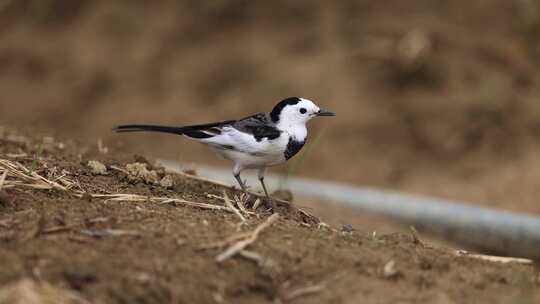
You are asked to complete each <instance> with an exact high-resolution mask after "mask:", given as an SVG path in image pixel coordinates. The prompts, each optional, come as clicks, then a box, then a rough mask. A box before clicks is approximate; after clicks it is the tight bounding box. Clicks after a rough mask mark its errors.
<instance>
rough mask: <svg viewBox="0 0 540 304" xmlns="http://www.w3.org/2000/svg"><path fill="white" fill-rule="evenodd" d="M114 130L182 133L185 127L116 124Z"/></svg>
mask: <svg viewBox="0 0 540 304" xmlns="http://www.w3.org/2000/svg"><path fill="white" fill-rule="evenodd" d="M113 130H114V131H116V132H119V133H121V132H141V131H150V132H164V133H172V134H178V135H182V134H184V133H185V131H186V129H184V128H182V127H166V126H154V125H122V126H116V127H114V128H113Z"/></svg>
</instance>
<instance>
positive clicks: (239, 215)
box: [223, 190, 246, 223]
mask: <svg viewBox="0 0 540 304" xmlns="http://www.w3.org/2000/svg"><path fill="white" fill-rule="evenodd" d="M223 198H224V201H225V205H226V206H227V207H229V208H230V209H231V210H232V211H233V213H234V214H236V216H238V217H239V218H240V220H241V221H242V223H245V222H246V218H245V217H244V216H243V215H242V213H240V211H238V209H236V208H235V207H234V206H233V204H232V203H231V200H230V199H229V196H228V195H227V192H226V191H225V190H223Z"/></svg>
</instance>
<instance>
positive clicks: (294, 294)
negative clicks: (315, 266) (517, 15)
mask: <svg viewBox="0 0 540 304" xmlns="http://www.w3.org/2000/svg"><path fill="white" fill-rule="evenodd" d="M325 288H326V286H325V285H324V284H317V285H311V286H306V287H302V288H298V289H295V290H293V291H291V292H289V293H288V294H286V295H285V296H284V300H285V301H292V300H294V299H296V298H299V297H303V296H306V295H309V294H313V293H317V292H320V291H322V290H324V289H325Z"/></svg>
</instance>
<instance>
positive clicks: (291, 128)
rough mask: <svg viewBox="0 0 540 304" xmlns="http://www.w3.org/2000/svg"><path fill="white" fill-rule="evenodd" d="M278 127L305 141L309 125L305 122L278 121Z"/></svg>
mask: <svg viewBox="0 0 540 304" xmlns="http://www.w3.org/2000/svg"><path fill="white" fill-rule="evenodd" d="M276 128H278V129H279V130H280V131H283V132H285V133H288V134H289V136H291V137H293V138H294V139H295V140H297V141H304V140H306V137H307V127H306V124H305V123H298V122H296V123H286V122H281V121H280V122H278V123H277V124H276Z"/></svg>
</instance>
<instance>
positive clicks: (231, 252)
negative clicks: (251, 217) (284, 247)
mask: <svg viewBox="0 0 540 304" xmlns="http://www.w3.org/2000/svg"><path fill="white" fill-rule="evenodd" d="M278 218H279V214H277V213H274V214H272V215H271V216H270V217H268V218H267V219H266V221H264V222H263V223H262V224H260V225H259V226H257V228H255V230H253V232H252V233H251V235H250V236H249V237H248V238H247V239H245V240H241V241H238V242H237V243H235V244H233V245H232V246H230V247H229V248H228V249H227V250H225V251H224V252H222V253H221V254H220V255H218V256H217V257H216V261H217V262H218V263H221V262H223V261H225V260H227V259H229V258H231V257H233V256H235V255H236V254H237V253H238V252H240V251H242V250H244V249H245V248H246V247H247V246H249V245H250V244H252V243H253V242H255V241H256V240H257V238H258V236H259V234H260V233H261V231H263V230H264V229H265V228H268V227H270V225H272V223H274V222H275V221H276V220H277V219H278Z"/></svg>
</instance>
